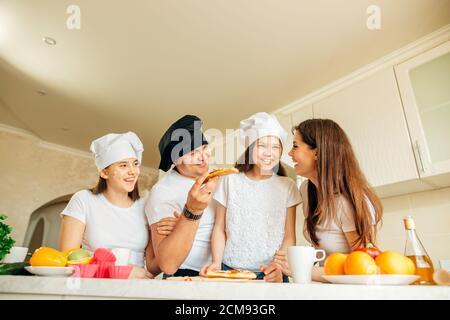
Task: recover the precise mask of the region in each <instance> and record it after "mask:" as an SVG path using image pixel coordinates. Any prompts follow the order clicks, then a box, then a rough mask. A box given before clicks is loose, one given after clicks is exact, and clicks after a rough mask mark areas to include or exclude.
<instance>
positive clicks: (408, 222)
mask: <svg viewBox="0 0 450 320" xmlns="http://www.w3.org/2000/svg"><path fill="white" fill-rule="evenodd" d="M403 224H404V225H405V229H406V230H414V229H416V224H415V223H414V219H413V217H412V216H406V217H404V218H403Z"/></svg>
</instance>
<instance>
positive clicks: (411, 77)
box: [395, 41, 450, 187]
mask: <svg viewBox="0 0 450 320" xmlns="http://www.w3.org/2000/svg"><path fill="white" fill-rule="evenodd" d="M395 73H396V76H397V80H398V87H399V90H400V94H401V98H402V101H403V108H404V111H405V115H406V119H407V123H408V127H409V133H410V135H411V140H412V144H413V150H414V152H415V157H416V162H417V167H418V172H419V176H420V177H421V178H422V179H424V180H425V181H428V182H429V183H431V184H433V185H435V186H437V187H444V186H448V185H450V142H449V139H450V41H447V42H445V43H443V44H441V45H439V46H437V47H435V48H433V49H431V50H428V51H426V52H424V53H422V54H420V55H418V56H415V57H414V58H412V59H409V60H407V61H405V62H403V63H400V64H398V65H396V66H395Z"/></svg>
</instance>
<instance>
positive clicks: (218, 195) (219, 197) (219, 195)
mask: <svg viewBox="0 0 450 320" xmlns="http://www.w3.org/2000/svg"><path fill="white" fill-rule="evenodd" d="M229 179H230V176H223V177H220V180H219V183H218V184H217V188H216V191H215V192H214V195H213V199H214V200H216V201H217V202H218V203H220V204H221V205H222V206H224V207H225V208H226V207H227V202H228V201H227V200H228V184H229V183H228V182H229Z"/></svg>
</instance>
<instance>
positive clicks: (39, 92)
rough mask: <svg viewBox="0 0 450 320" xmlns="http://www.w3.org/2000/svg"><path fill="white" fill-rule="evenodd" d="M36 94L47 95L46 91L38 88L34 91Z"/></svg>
mask: <svg viewBox="0 0 450 320" xmlns="http://www.w3.org/2000/svg"><path fill="white" fill-rule="evenodd" d="M36 92H37V93H38V94H40V95H41V96H46V95H47V92H46V91H44V90H38V91H36Z"/></svg>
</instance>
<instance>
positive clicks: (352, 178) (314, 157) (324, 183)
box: [277, 119, 383, 280]
mask: <svg viewBox="0 0 450 320" xmlns="http://www.w3.org/2000/svg"><path fill="white" fill-rule="evenodd" d="M289 155H290V156H291V158H292V160H293V162H294V164H295V172H296V174H297V175H298V176H302V177H305V178H307V180H306V181H304V182H303V183H302V185H301V186H300V195H301V198H302V204H303V208H302V209H303V213H304V216H305V222H304V228H303V234H304V236H305V238H306V239H307V240H308V241H309V242H310V243H311V244H312V245H313V246H314V247H316V248H320V249H324V250H325V251H326V253H327V254H331V253H333V252H340V253H349V252H351V251H352V250H353V249H355V248H357V247H361V246H366V245H367V244H368V243H372V244H375V243H376V234H377V226H378V224H379V223H380V222H381V217H382V210H383V209H382V204H381V201H380V199H379V198H378V197H377V195H376V194H375V192H374V191H373V190H372V188H371V187H370V186H369V184H368V182H367V180H366V178H365V177H364V174H363V172H362V171H361V169H360V167H359V164H358V161H357V159H356V156H355V154H354V152H353V149H352V146H351V144H350V141H349V139H348V137H347V135H346V134H345V132H344V131H343V130H342V128H341V127H340V126H339V125H338V124H337V123H335V122H334V121H332V120H328V119H310V120H306V121H303V122H302V123H300V124H299V125H298V126H296V127H295V128H294V141H293V146H292V149H291V151H290V152H289ZM277 258H278V260H277V261H281V262H282V261H284V262H285V261H286V260H285V255H284V253H279V254H278V255H277ZM285 267H286V266H285ZM317 271H319V273H320V270H316V272H315V274H316V276H315V277H316V280H317V278H318V277H317V274H318V272H317ZM313 274H314V273H313Z"/></svg>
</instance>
